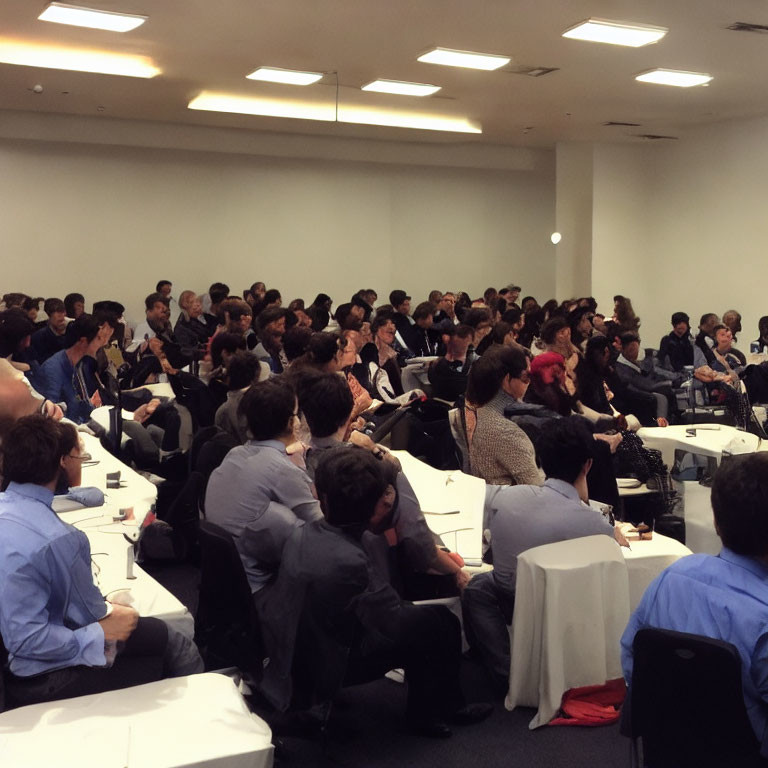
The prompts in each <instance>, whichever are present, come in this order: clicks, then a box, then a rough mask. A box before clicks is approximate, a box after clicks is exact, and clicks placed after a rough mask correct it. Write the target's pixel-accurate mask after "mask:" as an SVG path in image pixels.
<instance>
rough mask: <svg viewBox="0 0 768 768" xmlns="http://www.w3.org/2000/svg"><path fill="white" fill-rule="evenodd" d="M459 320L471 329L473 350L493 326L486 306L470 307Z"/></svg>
mask: <svg viewBox="0 0 768 768" xmlns="http://www.w3.org/2000/svg"><path fill="white" fill-rule="evenodd" d="M461 322H462V324H463V325H468V326H469V327H470V328H471V329H472V331H473V336H472V346H473V347H474V349H475V350H476V349H477V348H478V347H479V346H480V342H482V340H483V339H484V338H485V337H486V336H487V335H488V334H489V333H490V332H491V328H492V327H493V322H492V320H491V313H490V311H489V310H488V308H487V307H472V308H471V309H469V310H467V312H466V313H465V314H464V317H463V318H462V320H461ZM471 357H472V359H474V357H475V355H474V354H473V355H471Z"/></svg>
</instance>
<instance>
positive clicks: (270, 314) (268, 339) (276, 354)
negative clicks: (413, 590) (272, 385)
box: [253, 291, 288, 373]
mask: <svg viewBox="0 0 768 768" xmlns="http://www.w3.org/2000/svg"><path fill="white" fill-rule="evenodd" d="M267 293H269V291H267ZM287 315H288V310H286V309H282V308H281V307H278V306H271V307H268V308H266V309H263V310H262V311H261V312H260V313H259V319H258V325H259V338H260V339H261V341H260V342H259V343H258V344H257V345H256V346H255V347H254V349H253V354H254V355H256V357H257V358H258V359H259V360H261V361H262V362H264V363H267V365H269V368H270V370H271V371H272V373H282V372H283V370H284V368H285V366H286V365H287V363H288V360H287V359H286V357H285V353H284V352H283V334H284V333H285V331H286V327H285V326H286V318H287Z"/></svg>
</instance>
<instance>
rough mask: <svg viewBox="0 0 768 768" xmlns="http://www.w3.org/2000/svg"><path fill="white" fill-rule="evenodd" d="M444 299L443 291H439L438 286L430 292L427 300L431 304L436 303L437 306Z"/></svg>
mask: <svg viewBox="0 0 768 768" xmlns="http://www.w3.org/2000/svg"><path fill="white" fill-rule="evenodd" d="M442 300H443V292H442V291H438V290H437V288H435V289H434V290H432V291H430V292H429V296H427V301H428V302H429V303H430V304H434V305H435V307H437V305H438V304H439V303H440V302H441V301H442Z"/></svg>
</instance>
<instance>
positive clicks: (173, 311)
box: [155, 280, 202, 325]
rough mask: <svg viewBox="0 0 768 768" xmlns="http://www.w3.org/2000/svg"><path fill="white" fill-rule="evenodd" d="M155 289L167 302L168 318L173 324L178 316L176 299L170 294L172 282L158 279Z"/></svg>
mask: <svg viewBox="0 0 768 768" xmlns="http://www.w3.org/2000/svg"><path fill="white" fill-rule="evenodd" d="M155 291H156V292H157V293H159V294H160V295H161V296H162V297H163V298H164V299H165V300H166V301H167V302H168V310H169V313H170V315H169V318H168V319H169V321H170V323H171V324H172V325H173V323H175V322H176V319H177V318H178V316H179V304H178V303H177V302H176V299H174V298H173V296H171V292H172V291H173V283H172V282H171V281H170V280H158V282H157V285H156V286H155ZM201 306H202V305H201Z"/></svg>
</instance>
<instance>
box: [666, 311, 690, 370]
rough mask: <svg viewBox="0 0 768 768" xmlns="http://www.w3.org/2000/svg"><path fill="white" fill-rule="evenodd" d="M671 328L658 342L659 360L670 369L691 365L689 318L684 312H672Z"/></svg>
mask: <svg viewBox="0 0 768 768" xmlns="http://www.w3.org/2000/svg"><path fill="white" fill-rule="evenodd" d="M671 322H672V330H671V331H670V332H669V333H668V334H667V335H666V336H664V337H662V339H661V341H660V342H659V360H660V361H661V364H662V365H663V366H664V367H665V368H666V369H667V370H671V371H682V370H683V368H684V367H685V366H686V365H693V337H692V336H691V323H690V318H689V317H688V315H687V314H686V313H685V312H674V313H673V314H672V319H671Z"/></svg>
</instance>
